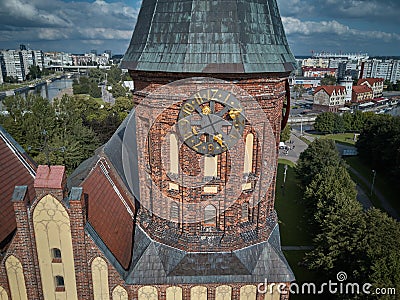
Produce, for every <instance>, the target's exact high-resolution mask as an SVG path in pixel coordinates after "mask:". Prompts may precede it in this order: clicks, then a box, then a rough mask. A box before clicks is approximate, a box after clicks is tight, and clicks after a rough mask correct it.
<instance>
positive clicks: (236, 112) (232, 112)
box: [229, 109, 242, 120]
mask: <svg viewBox="0 0 400 300" xmlns="http://www.w3.org/2000/svg"><path fill="white" fill-rule="evenodd" d="M241 112H242V110H241V109H239V110H238V109H231V110H230V111H229V116H230V117H231V119H232V120H235V119H236V118H237V116H238V115H240V113H241Z"/></svg>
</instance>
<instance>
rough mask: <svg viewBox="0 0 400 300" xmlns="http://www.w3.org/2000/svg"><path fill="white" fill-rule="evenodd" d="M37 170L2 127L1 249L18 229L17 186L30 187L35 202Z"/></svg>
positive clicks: (0, 138) (29, 193)
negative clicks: (14, 200) (16, 212)
mask: <svg viewBox="0 0 400 300" xmlns="http://www.w3.org/2000/svg"><path fill="white" fill-rule="evenodd" d="M35 170H36V166H35V163H34V162H33V161H32V160H31V159H30V158H29V156H28V155H27V154H26V152H25V150H24V149H22V147H21V146H20V145H19V144H18V143H17V142H16V141H15V140H14V139H13V138H12V137H11V136H10V135H9V134H8V133H7V131H6V130H5V129H4V128H3V127H1V126H0V178H1V184H0V190H1V192H0V248H2V247H3V246H5V244H6V243H7V241H8V240H9V238H10V235H12V233H13V232H14V231H15V230H16V229H17V224H16V220H15V214H14V208H13V204H12V202H11V198H12V195H13V192H14V189H15V186H28V195H29V197H30V199H31V200H33V199H34V197H35V190H34V189H33V181H34V179H35V175H36V174H35Z"/></svg>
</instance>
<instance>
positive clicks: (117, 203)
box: [81, 160, 134, 270]
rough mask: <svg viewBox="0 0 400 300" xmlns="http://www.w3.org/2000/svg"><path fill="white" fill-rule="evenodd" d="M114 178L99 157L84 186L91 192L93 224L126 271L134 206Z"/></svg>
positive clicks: (130, 250)
mask: <svg viewBox="0 0 400 300" xmlns="http://www.w3.org/2000/svg"><path fill="white" fill-rule="evenodd" d="M113 177H114V176H113V175H112V174H111V172H109V168H108V167H107V163H106V162H105V161H102V160H99V161H98V163H97V165H95V167H94V168H93V169H92V171H91V172H90V174H89V175H88V177H87V178H86V179H85V180H84V182H83V183H82V185H81V186H82V187H83V191H84V192H85V194H87V195H88V199H87V210H88V211H87V217H88V221H89V223H90V225H91V227H92V228H93V229H94V230H95V232H96V233H97V235H98V237H99V238H100V239H101V240H102V242H103V243H104V245H105V246H106V247H107V248H108V250H109V251H110V252H111V253H112V254H113V256H114V257H115V258H116V259H117V261H118V263H119V264H120V265H121V266H122V267H123V269H125V270H126V269H128V268H129V265H130V262H131V258H132V245H133V230H134V229H133V211H134V209H133V207H132V206H131V204H130V202H129V200H127V196H126V195H124V192H123V189H122V187H121V186H120V185H119V184H118V182H117V181H116V179H115V178H113ZM125 199H126V200H125ZM110 260H111V259H110ZM111 261H112V260H111Z"/></svg>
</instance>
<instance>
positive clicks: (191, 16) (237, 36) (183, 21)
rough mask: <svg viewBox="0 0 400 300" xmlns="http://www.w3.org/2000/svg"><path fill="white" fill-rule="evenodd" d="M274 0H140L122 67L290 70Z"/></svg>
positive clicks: (190, 70) (202, 70)
mask: <svg viewBox="0 0 400 300" xmlns="http://www.w3.org/2000/svg"><path fill="white" fill-rule="evenodd" d="M294 65H295V59H294V57H293V54H292V53H291V51H290V49H289V46H288V43H287V40H286V36H285V32H284V29H283V26H282V21H281V18H280V15H279V10H278V6H277V3H276V0H270V1H259V0H258V1H255V0H253V1H240V0H223V1H204V0H192V1H188V0H176V1H165V0H143V2H142V7H141V10H140V13H139V16H138V20H137V23H136V27H135V30H134V33H133V36H132V40H131V43H130V46H129V48H128V50H127V52H126V53H125V56H124V58H123V60H122V63H121V67H122V68H126V69H130V70H136V71H157V72H184V73H269V72H290V71H292V70H294Z"/></svg>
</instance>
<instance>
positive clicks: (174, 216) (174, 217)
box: [169, 202, 179, 222]
mask: <svg viewBox="0 0 400 300" xmlns="http://www.w3.org/2000/svg"><path fill="white" fill-rule="evenodd" d="M169 214H170V218H171V221H176V222H177V221H179V206H178V204H176V203H175V202H172V204H171V208H170V212H169Z"/></svg>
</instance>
